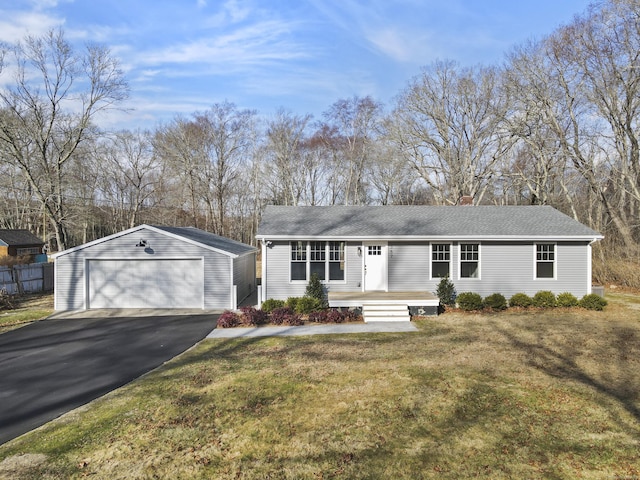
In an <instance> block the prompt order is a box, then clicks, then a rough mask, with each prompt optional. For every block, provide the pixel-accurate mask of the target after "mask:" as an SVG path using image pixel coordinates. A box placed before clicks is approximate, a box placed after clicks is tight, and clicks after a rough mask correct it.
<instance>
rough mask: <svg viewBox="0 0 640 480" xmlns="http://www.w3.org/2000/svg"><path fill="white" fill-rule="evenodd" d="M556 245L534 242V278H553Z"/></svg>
mask: <svg viewBox="0 0 640 480" xmlns="http://www.w3.org/2000/svg"><path fill="white" fill-rule="evenodd" d="M555 264H556V246H555V244H554V243H537V244H536V278H555Z"/></svg>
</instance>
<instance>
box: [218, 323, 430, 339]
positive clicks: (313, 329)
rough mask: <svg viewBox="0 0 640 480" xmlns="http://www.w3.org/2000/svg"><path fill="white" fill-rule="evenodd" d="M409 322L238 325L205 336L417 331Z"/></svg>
mask: <svg viewBox="0 0 640 480" xmlns="http://www.w3.org/2000/svg"><path fill="white" fill-rule="evenodd" d="M417 331H418V328H417V327H416V326H415V325H414V324H413V323H411V322H371V323H346V324H344V323H338V324H335V325H334V324H331V325H302V326H299V327H253V328H250V327H238V328H216V329H215V330H214V331H213V332H211V333H210V334H209V335H207V338H245V337H292V336H300V335H332V334H333V335H335V334H337V335H341V334H344V333H405V332H417Z"/></svg>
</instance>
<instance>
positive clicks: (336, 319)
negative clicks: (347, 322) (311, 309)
mask: <svg viewBox="0 0 640 480" xmlns="http://www.w3.org/2000/svg"><path fill="white" fill-rule="evenodd" d="M327 322H329V323H343V322H344V314H343V313H342V312H341V311H340V310H337V309H335V308H332V309H331V310H329V311H328V312H327Z"/></svg>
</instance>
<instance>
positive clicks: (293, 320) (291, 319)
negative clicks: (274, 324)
mask: <svg viewBox="0 0 640 480" xmlns="http://www.w3.org/2000/svg"><path fill="white" fill-rule="evenodd" d="M283 325H289V326H291V327H298V326H300V325H304V321H302V317H301V316H300V315H298V314H297V313H293V314H291V315H289V316H288V317H287V318H285V320H284V323H283Z"/></svg>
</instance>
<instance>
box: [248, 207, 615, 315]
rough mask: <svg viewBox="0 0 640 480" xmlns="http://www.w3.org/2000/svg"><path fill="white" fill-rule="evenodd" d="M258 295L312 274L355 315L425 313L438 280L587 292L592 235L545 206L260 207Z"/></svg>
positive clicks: (500, 289)
mask: <svg viewBox="0 0 640 480" xmlns="http://www.w3.org/2000/svg"><path fill="white" fill-rule="evenodd" d="M256 237H257V239H258V240H260V241H261V244H262V285H261V287H260V288H261V291H260V297H261V299H263V300H264V299H269V298H274V299H282V300H285V299H287V298H288V297H296V296H302V295H304V293H305V289H306V286H307V284H308V282H309V278H310V276H311V274H313V273H316V274H318V275H319V277H320V279H321V280H322V283H323V284H324V286H325V288H326V290H327V292H328V298H329V305H330V306H332V307H356V308H362V309H363V314H364V317H365V321H373V320H386V321H390V320H407V319H408V318H409V313H408V312H411V313H412V314H415V313H420V314H425V313H426V314H433V313H435V312H436V311H437V306H438V304H439V301H438V298H437V297H436V296H435V295H434V292H435V291H436V288H437V286H438V283H439V282H440V281H441V279H442V278H443V277H447V276H448V277H449V278H450V279H451V280H452V281H453V283H454V284H455V287H456V290H457V291H458V292H476V293H479V294H480V295H482V296H483V297H485V296H487V295H490V294H492V293H501V294H503V295H504V296H505V297H506V298H507V299H508V298H509V297H510V296H511V295H513V294H514V293H518V292H523V293H526V294H528V295H534V294H535V293H536V292H538V291H540V290H551V291H552V292H554V293H556V294H558V293H562V292H571V293H572V294H574V295H575V296H576V297H578V298H580V297H582V296H583V295H585V294H587V293H591V291H592V286H591V245H592V244H593V243H594V242H596V241H598V240H600V239H602V238H603V236H602V235H601V234H599V233H598V232H596V231H594V230H592V229H590V228H588V227H586V226H585V225H583V224H581V223H580V222H577V221H576V220H574V219H572V218H571V217H568V216H567V215H565V214H563V213H561V212H559V211H558V210H556V209H554V208H552V207H550V206H399V205H398V206H327V207H307V206H304V207H287V206H268V207H267V208H266V209H265V212H264V214H263V216H262V220H261V223H260V226H259V228H258V233H257V236H256Z"/></svg>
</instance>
